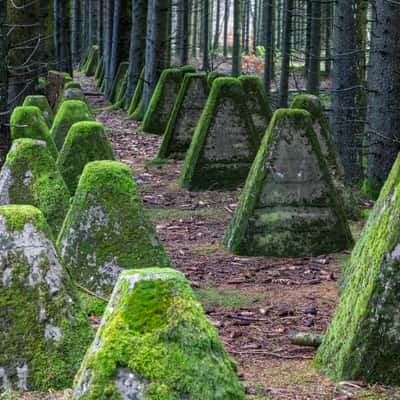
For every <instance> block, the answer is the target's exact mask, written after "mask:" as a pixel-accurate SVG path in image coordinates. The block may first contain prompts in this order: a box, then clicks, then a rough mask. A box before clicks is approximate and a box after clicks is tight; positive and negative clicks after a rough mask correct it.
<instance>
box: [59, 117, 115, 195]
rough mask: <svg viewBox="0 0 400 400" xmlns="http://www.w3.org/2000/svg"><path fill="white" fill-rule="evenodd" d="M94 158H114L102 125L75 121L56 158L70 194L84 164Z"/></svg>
mask: <svg viewBox="0 0 400 400" xmlns="http://www.w3.org/2000/svg"><path fill="white" fill-rule="evenodd" d="M96 160H114V153H113V150H112V147H111V143H110V141H109V140H108V138H107V135H106V132H105V129H104V126H103V124H101V123H100V122H94V121H82V122H77V123H76V124H74V125H72V127H71V129H70V130H69V132H68V135H67V137H66V139H65V142H64V145H63V147H62V148H61V150H60V154H59V156H58V159H57V167H58V169H59V170H60V172H61V175H62V176H63V178H64V180H65V183H66V184H67V186H68V188H69V190H70V192H71V193H72V194H73V193H75V190H76V187H77V186H78V182H79V178H80V176H81V174H82V171H83V168H84V167H85V165H86V164H87V163H89V162H91V161H96Z"/></svg>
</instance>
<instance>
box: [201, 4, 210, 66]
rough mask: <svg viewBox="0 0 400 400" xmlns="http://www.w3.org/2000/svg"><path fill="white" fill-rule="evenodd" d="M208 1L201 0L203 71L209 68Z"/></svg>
mask: <svg viewBox="0 0 400 400" xmlns="http://www.w3.org/2000/svg"><path fill="white" fill-rule="evenodd" d="M209 12H210V3H209V0H203V24H202V29H203V38H202V45H203V46H202V47H203V49H202V50H203V71H206V72H208V70H209V68H210V65H209V64H210V61H209V47H208V45H209V43H208V42H209V30H210V18H209V17H210V16H209Z"/></svg>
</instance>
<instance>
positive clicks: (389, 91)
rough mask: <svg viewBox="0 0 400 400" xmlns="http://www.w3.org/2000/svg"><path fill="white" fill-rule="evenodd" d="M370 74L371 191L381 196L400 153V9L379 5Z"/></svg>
mask: <svg viewBox="0 0 400 400" xmlns="http://www.w3.org/2000/svg"><path fill="white" fill-rule="evenodd" d="M375 4H376V11H375V18H376V20H375V21H374V24H373V32H372V42H371V51H370V60H369V73H368V93H369V96H368V114H367V127H366V132H367V134H368V167H367V187H366V189H367V191H368V192H369V194H370V195H371V196H373V197H376V196H377V195H378V192H379V190H380V189H381V187H382V185H383V183H384V182H385V180H386V178H387V176H388V173H389V172H390V169H391V168H392V165H393V162H394V161H395V159H396V157H397V155H398V153H399V150H400V112H399V107H398V104H399V98H400V74H399V71H400V5H399V3H397V2H389V1H386V0H377V1H376V3H375Z"/></svg>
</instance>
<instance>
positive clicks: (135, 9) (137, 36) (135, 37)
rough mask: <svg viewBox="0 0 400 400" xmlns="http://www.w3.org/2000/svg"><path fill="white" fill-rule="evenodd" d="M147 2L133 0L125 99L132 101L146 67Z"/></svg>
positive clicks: (144, 0)
mask: <svg viewBox="0 0 400 400" xmlns="http://www.w3.org/2000/svg"><path fill="white" fill-rule="evenodd" d="M147 6H148V4H147V0H132V30H131V47H130V52H129V70H128V83H127V88H126V94H125V98H126V101H130V99H131V98H132V96H133V93H134V92H135V89H136V85H137V83H138V81H139V77H140V74H141V72H142V69H143V67H144V61H145V58H144V57H145V51H146V29H147V26H146V21H147Z"/></svg>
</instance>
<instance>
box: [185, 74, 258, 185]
mask: <svg viewBox="0 0 400 400" xmlns="http://www.w3.org/2000/svg"><path fill="white" fill-rule="evenodd" d="M245 96H246V94H245V93H244V90H243V87H242V85H241V83H240V81H239V80H238V79H235V78H217V79H216V80H215V81H214V83H213V85H212V89H211V93H210V95H209V97H208V100H207V103H206V105H205V108H204V110H203V113H202V115H201V117H200V120H199V122H198V124H197V127H196V130H195V133H194V136H193V139H192V142H191V144H190V147H189V150H188V152H187V154H186V158H185V163H184V166H183V170H182V174H181V178H180V184H181V185H182V186H183V187H186V188H187V189H189V190H207V189H223V188H224V189H231V188H236V187H237V186H238V185H240V184H242V183H244V182H245V180H246V177H247V175H248V172H249V170H250V167H251V164H252V162H253V160H254V158H255V156H256V154H257V149H258V147H259V144H260V139H259V136H258V135H257V133H256V131H255V128H254V125H253V122H252V119H251V116H250V113H249V111H248V109H247V106H246V102H245Z"/></svg>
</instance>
